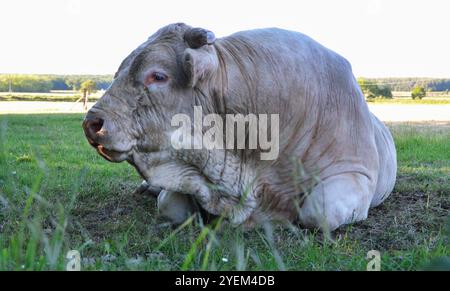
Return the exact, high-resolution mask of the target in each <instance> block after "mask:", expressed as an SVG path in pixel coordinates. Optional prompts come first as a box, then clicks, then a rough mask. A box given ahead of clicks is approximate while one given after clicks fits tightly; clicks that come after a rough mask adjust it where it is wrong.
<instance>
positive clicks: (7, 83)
mask: <svg viewBox="0 0 450 291" xmlns="http://www.w3.org/2000/svg"><path fill="white" fill-rule="evenodd" d="M112 79H113V77H112V75H23V74H0V92H9V91H11V92H39V93H45V92H50V91H51V90H74V91H79V90H81V89H82V88H81V86H82V84H83V83H84V82H86V81H92V82H94V83H95V90H102V89H103V90H106V89H107V88H108V87H109V86H110V85H111V82H112Z"/></svg>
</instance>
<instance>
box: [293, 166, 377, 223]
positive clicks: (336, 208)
mask: <svg viewBox="0 0 450 291" xmlns="http://www.w3.org/2000/svg"><path fill="white" fill-rule="evenodd" d="M372 184H373V183H371V181H370V180H369V179H368V178H367V177H366V176H364V175H361V174H358V173H345V174H340V175H336V176H332V177H329V178H327V179H325V180H323V181H321V182H320V183H319V184H318V185H317V186H316V187H315V188H314V189H313V190H312V192H311V194H310V195H308V196H307V197H306V198H305V201H304V203H303V204H302V206H301V208H300V211H299V220H300V224H301V225H302V226H304V227H307V228H320V229H322V230H329V231H332V230H335V229H336V228H338V227H339V226H341V225H344V224H349V223H352V222H355V221H360V220H364V219H366V218H367V214H368V210H369V206H370V202H371V200H372V196H373V189H371V188H373V185H372Z"/></svg>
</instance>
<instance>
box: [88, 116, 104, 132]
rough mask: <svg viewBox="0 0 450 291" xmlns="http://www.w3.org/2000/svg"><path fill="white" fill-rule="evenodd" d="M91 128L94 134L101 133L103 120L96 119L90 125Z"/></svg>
mask: <svg viewBox="0 0 450 291" xmlns="http://www.w3.org/2000/svg"><path fill="white" fill-rule="evenodd" d="M89 127H90V129H91V130H92V132H94V133H97V132H99V131H100V130H101V129H102V127H103V119H101V118H95V119H94V120H92V121H91V122H90V123H89Z"/></svg>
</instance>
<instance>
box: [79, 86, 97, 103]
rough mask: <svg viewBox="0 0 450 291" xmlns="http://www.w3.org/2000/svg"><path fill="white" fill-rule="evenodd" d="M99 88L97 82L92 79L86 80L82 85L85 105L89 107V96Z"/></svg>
mask: <svg viewBox="0 0 450 291" xmlns="http://www.w3.org/2000/svg"><path fill="white" fill-rule="evenodd" d="M96 89H97V84H95V82H94V81H92V80H86V81H84V82H83V83H81V85H80V91H81V93H83V107H84V109H85V110H86V109H87V102H88V97H89V95H91V93H94V92H95V90H96Z"/></svg>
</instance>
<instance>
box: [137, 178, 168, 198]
mask: <svg viewBox="0 0 450 291" xmlns="http://www.w3.org/2000/svg"><path fill="white" fill-rule="evenodd" d="M161 190H162V189H161V188H159V187H154V186H152V185H149V184H148V183H147V181H145V180H144V181H142V183H141V185H139V187H138V188H137V189H136V190H134V194H137V195H142V196H152V197H158V195H159V193H160V192H161Z"/></svg>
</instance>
